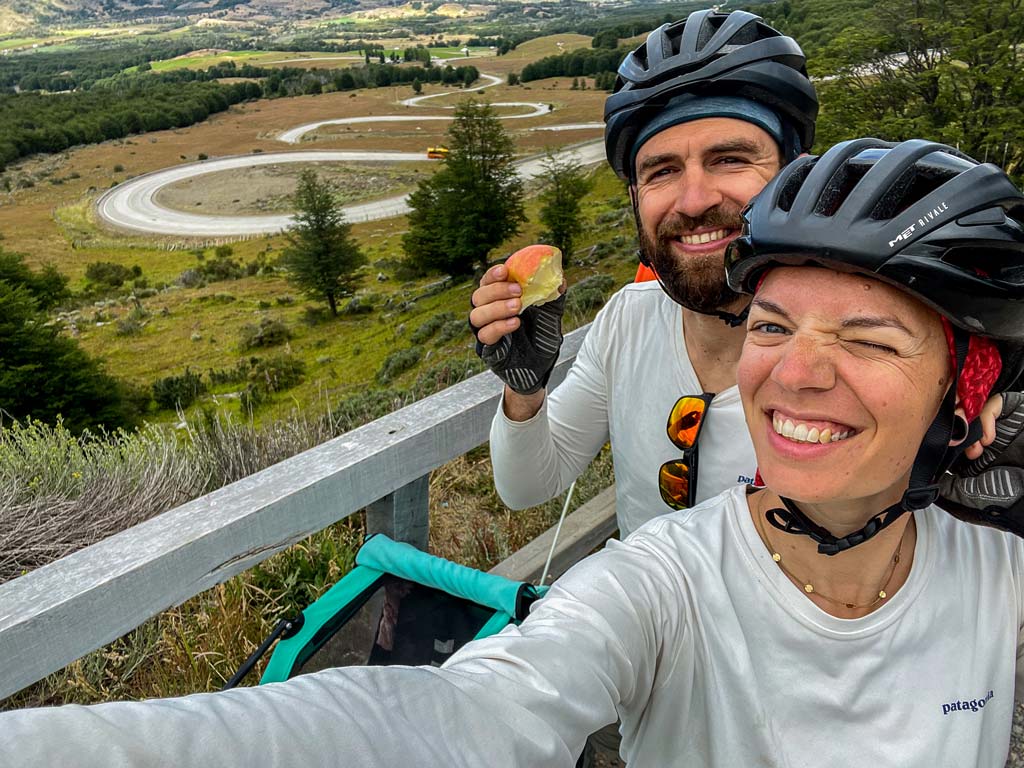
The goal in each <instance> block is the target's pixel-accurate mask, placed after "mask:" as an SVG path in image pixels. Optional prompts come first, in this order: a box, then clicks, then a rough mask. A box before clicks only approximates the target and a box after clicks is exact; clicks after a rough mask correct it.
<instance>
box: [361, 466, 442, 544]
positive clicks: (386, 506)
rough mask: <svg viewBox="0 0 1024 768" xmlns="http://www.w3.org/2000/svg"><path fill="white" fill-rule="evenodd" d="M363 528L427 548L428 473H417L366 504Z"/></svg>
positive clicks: (428, 531) (428, 521)
mask: <svg viewBox="0 0 1024 768" xmlns="http://www.w3.org/2000/svg"><path fill="white" fill-rule="evenodd" d="M366 532H367V533H383V534H384V535H385V536H388V537H389V538H391V539H394V540H395V541H405V542H408V543H409V544H412V545H413V546H414V547H417V548H418V549H423V550H426V549H427V544H428V542H429V540H430V475H424V476H423V477H418V478H416V479H415V480H413V481H412V482H411V483H409V484H407V485H403V486H402V487H401V488H399V489H398V490H397V491H395V492H394V493H389V494H388V495H387V496H385V497H384V498H383V499H378V500H377V501H375V502H373V503H372V504H370V505H369V506H368V507H367V508H366Z"/></svg>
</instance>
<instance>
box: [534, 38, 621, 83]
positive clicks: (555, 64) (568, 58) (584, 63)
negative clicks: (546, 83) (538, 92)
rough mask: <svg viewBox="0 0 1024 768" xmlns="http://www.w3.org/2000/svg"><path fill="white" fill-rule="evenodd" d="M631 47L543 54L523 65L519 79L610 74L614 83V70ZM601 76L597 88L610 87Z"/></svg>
mask: <svg viewBox="0 0 1024 768" xmlns="http://www.w3.org/2000/svg"><path fill="white" fill-rule="evenodd" d="M630 50H631V49H630V48H626V47H622V48H615V49H612V50H609V49H607V48H580V49H579V50H576V51H570V52H568V53H562V54H559V55H557V56H545V57H544V58H543V59H540V60H539V61H535V62H533V63H531V64H527V65H526V66H525V67H523V71H522V73H520V75H519V79H520V80H522V81H523V82H524V83H525V82H529V81H531V80H543V79H544V78H546V77H580V76H585V75H590V76H594V75H605V74H611V76H612V77H611V80H612V83H614V79H615V72H616V70H618V68H619V64H621V63H622V60H623V59H624V58H626V54H627V53H629V51H630ZM605 79H607V78H603V79H602V82H601V84H599V85H598V87H599V88H603V87H610V86H606V85H605V84H604V80H605Z"/></svg>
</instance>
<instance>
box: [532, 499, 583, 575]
mask: <svg viewBox="0 0 1024 768" xmlns="http://www.w3.org/2000/svg"><path fill="white" fill-rule="evenodd" d="M575 490H576V481H575V480H573V481H572V484H571V485H570V486H569V490H568V491H566V492H565V504H563V505H562V516H561V517H559V518H558V525H557V526H555V537H554V538H553V539H552V540H551V549H549V550H548V559H547V562H546V563H544V570H543V571H542V572H541V574H540V586H544V582H545V581H547V579H548V569H550V568H551V558H553V557H554V556H555V547H556V546H558V535H559V534H560V533H561V532H562V523H564V522H565V513H566V512H568V511H569V504H570V503H571V502H572V494H573V491H575Z"/></svg>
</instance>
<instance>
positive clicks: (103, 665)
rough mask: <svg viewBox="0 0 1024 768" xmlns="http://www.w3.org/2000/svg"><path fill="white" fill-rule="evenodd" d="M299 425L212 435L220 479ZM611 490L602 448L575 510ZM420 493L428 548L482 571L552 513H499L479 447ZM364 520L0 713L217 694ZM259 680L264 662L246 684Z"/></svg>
mask: <svg viewBox="0 0 1024 768" xmlns="http://www.w3.org/2000/svg"><path fill="white" fill-rule="evenodd" d="M309 426H310V425H309V424H308V423H301V422H293V428H292V429H290V430H285V431H284V432H283V433H282V432H281V431H280V430H279V431H278V432H277V433H275V434H274V435H272V436H270V439H267V437H266V436H265V437H264V438H262V439H260V438H259V436H258V435H257V434H256V433H253V432H244V431H243V434H241V435H225V434H224V433H218V432H214V433H212V437H213V439H214V440H216V441H217V442H218V444H221V445H222V447H223V448H226V449H227V450H226V454H222V455H220V456H219V457H218V459H217V461H218V467H219V468H220V470H222V471H224V472H225V477H227V476H230V475H237V476H244V475H246V474H249V473H251V472H252V471H255V469H256V468H258V466H257V465H258V464H259V463H262V462H265V461H268V460H269V459H270V458H272V457H271V455H270V454H271V453H273V452H275V451H278V450H281V449H284V450H286V451H292V450H295V449H296V448H299V447H301V446H299V445H298V444H297V443H296V442H295V440H299V441H300V442H303V443H304V442H308V441H310V440H320V439H322V438H323V435H321V434H319V431H318V430H317V429H314V430H310V429H309ZM198 437H199V453H209V445H205V443H208V442H209V440H210V437H203V436H202V435H199V436H198ZM268 448H272V449H273V450H270V451H268ZM228 467H230V469H227V468H228ZM611 482H612V476H611V458H610V454H609V452H608V450H607V449H605V450H604V451H602V453H601V454H599V456H598V458H597V459H596V460H595V462H594V463H593V464H592V465H591V467H590V468H589V469H588V470H587V471H586V472H585V473H584V475H583V476H582V477H581V478H580V481H579V482H578V484H577V493H576V496H575V501H574V508H575V507H576V506H579V505H580V504H582V503H584V502H585V501H586V500H587V499H589V498H591V497H592V496H593V495H595V494H596V493H597V492H598V491H600V490H601V489H602V488H605V487H607V486H608V485H609V484H610V483H611ZM430 493H431V502H430V514H431V535H430V547H431V551H432V552H434V553H435V554H438V555H440V556H442V557H447V558H449V559H451V560H454V561H456V562H461V563H464V564H466V565H470V566H472V567H477V568H481V569H484V570H486V569H489V568H490V567H492V566H494V565H495V564H497V563H498V562H500V561H501V560H502V559H504V558H505V557H507V556H508V555H510V554H511V553H512V552H514V551H515V550H516V549H518V548H520V547H522V546H523V545H524V544H525V543H526V542H528V541H529V540H530V539H532V538H534V537H535V536H536V535H538V534H539V533H541V532H542V531H544V530H546V529H547V528H548V527H550V526H551V525H552V524H554V522H555V521H556V520H557V517H558V513H559V512H560V510H561V499H554V500H552V501H550V502H548V503H547V504H544V505H541V506H540V507H536V508H533V509H530V510H524V511H520V512H512V511H510V510H508V509H506V508H505V507H504V506H503V505H502V504H501V502H500V500H499V499H498V498H497V497H496V495H495V493H494V490H493V484H492V481H491V465H490V460H489V458H488V454H487V450H486V448H480V449H477V450H474V451H471V452H470V453H469V454H467V455H465V456H462V457H460V458H458V459H456V460H455V461H453V462H450V463H449V464H446V465H444V466H442V467H441V468H439V469H438V470H436V471H435V472H434V473H433V474H432V477H431V483H430ZM364 524H365V523H364V520H363V518H362V516H361V515H355V516H352V517H350V518H348V519H347V520H344V521H342V522H340V523H337V524H335V525H334V526H331V527H330V528H328V529H327V530H325V531H322V532H320V533H318V534H316V535H315V536H312V537H310V538H309V539H307V540H305V541H303V542H300V543H299V544H297V545H295V546H294V547H291V548H289V549H288V550H285V551H284V552H282V553H279V554H278V555H275V556H274V557H272V558H270V559H268V560H267V561H265V562H264V563H262V564H261V565H260V566H257V567H256V568H253V569H250V570H249V571H247V572H246V573H244V574H242V575H240V576H237V577H235V578H233V579H231V580H229V581H228V582H226V583H224V584H221V585H219V586H217V587H214V588H213V589H210V590H207V591H206V592H203V593H202V594H200V595H197V596H196V597H194V598H192V599H191V600H189V601H187V602H186V603H184V604H183V605H181V606H179V607H177V608H174V609H172V610H170V611H165V612H164V613H161V614H160V615H158V616H156V617H154V618H153V619H150V620H149V621H147V622H146V623H144V624H143V625H142V626H140V627H139V628H138V629H136V630H133V631H132V632H130V633H128V634H127V635H125V636H124V637H122V638H120V639H119V640H117V641H115V642H113V643H111V644H109V645H107V646H105V647H104V648H101V649H99V650H97V651H94V652H93V653H90V654H87V655H86V656H84V657H83V658H81V659H79V660H78V661H76V662H74V663H72V664H70V665H69V666H68V667H66V668H65V669H63V670H61V671H59V672H57V673H55V674H53V675H50V676H49V677H47V678H46V679H44V680H42V681H40V682H38V683H36V684H34V685H32V686H30V687H29V688H26V689H25V690H23V691H22V692H20V693H18V694H16V695H14V696H12V697H9V698H8V699H5V700H2V701H0V710H2V709H15V708H20V707H28V706H44V705H53V704H63V703H82V704H87V703H96V702H101V701H111V700H121V699H140V698H149V697H154V696H176V695H183V694H188V693H196V692H200V691H211V690H217V689H218V688H219V687H221V686H222V685H223V684H224V682H225V681H226V680H227V679H228V678H229V677H230V676H231V674H232V673H233V672H234V671H235V669H237V668H238V666H239V665H240V664H241V663H242V661H244V660H245V658H246V657H247V656H248V654H249V653H251V652H252V651H253V650H254V649H255V648H256V646H257V645H258V644H259V643H260V642H261V641H262V639H263V638H264V637H265V636H266V635H267V634H269V632H270V630H271V629H272V627H273V625H274V623H275V622H276V621H277V619H278V618H280V617H281V616H290V615H294V614H295V613H296V612H297V611H299V610H301V609H302V608H303V607H305V606H306V605H308V604H309V603H310V602H311V601H313V600H315V599H316V598H317V597H318V596H319V595H321V594H322V593H323V592H324V591H326V589H328V588H329V587H330V586H331V585H332V584H333V583H335V582H336V581H337V580H338V579H339V578H341V577H342V576H343V575H344V573H346V572H347V571H348V570H349V569H350V568H351V567H352V565H353V557H354V553H355V550H356V549H357V548H358V546H359V543H360V542H361V540H362V538H363V535H364V527H363V526H364ZM266 660H267V659H266V658H265V659H264V664H265V663H266ZM261 672H262V665H261V666H260V668H258V669H257V671H256V672H255V673H253V674H252V675H251V676H250V679H249V680H248V681H247V682H248V683H249V684H252V683H254V682H255V681H256V680H258V678H259V674H260V673H261Z"/></svg>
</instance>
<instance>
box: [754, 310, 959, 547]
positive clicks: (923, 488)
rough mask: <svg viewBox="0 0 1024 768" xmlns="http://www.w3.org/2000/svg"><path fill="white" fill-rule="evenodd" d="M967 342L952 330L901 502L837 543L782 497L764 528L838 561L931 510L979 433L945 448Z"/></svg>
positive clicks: (952, 421) (948, 440) (948, 437)
mask: <svg viewBox="0 0 1024 768" xmlns="http://www.w3.org/2000/svg"><path fill="white" fill-rule="evenodd" d="M969 340H970V336H969V335H968V334H967V332H966V331H963V330H961V329H960V328H957V327H955V326H954V327H953V341H954V345H955V348H956V362H955V370H954V375H953V383H952V384H951V385H950V387H949V389H947V390H946V395H945V397H943V399H942V404H941V405H940V406H939V412H938V413H937V414H936V416H935V419H934V420H933V421H932V423H931V425H930V426H929V427H928V431H927V432H926V433H925V436H924V440H922V441H921V447H920V448H918V451H917V457H916V458H915V459H914V464H913V466H912V467H911V469H910V483H909V484H908V487H907V490H906V491H904V492H903V498H901V499H900V500H899V501H898V502H897V503H896V504H893V505H891V506H889V507H886V508H885V509H883V510H882V511H881V512H879V513H878V514H877V515H875V516H874V517H872V518H871V519H870V520H868V522H867V524H866V525H864V527H862V528H861V529H860V530H857V531H854V532H853V533H850V534H847V535H846V536H843V537H842V538H838V537H836V536H834V535H833V534H832V533H831V532H830V531H829V530H827V529H825V528H823V527H822V526H820V525H818V524H817V523H815V522H814V521H813V520H811V519H810V518H809V517H807V515H805V514H804V513H803V512H802V511H801V510H800V508H799V507H798V506H797V505H796V502H794V501H793V500H792V499H787V498H784V497H780V498H781V499H782V504H783V507H784V508H778V507H777V508H775V509H769V510H768V511H767V512H765V518H766V519H767V520H768V522H769V523H771V524H772V525H773V526H774V527H776V528H778V529H779V530H780V531H784V532H786V533H797V534H802V535H804V536H809V537H810V538H812V539H813V540H814V541H816V542H817V543H818V553H819V554H822V555H837V554H839V553H840V552H844V551H846V550H847V549H850V548H852V547H855V546H857V545H858V544H863V543H864V542H865V541H867V540H868V539H870V538H871V537H872V536H874V535H875V534H876V533H878V532H879V531H881V530H882V529H884V528H887V527H888V526H890V525H892V524H893V523H894V522H896V520H897V519H899V517H900V516H901V515H902V514H903V513H904V512H910V511H913V510H915V509H924V508H925V507H927V506H928V505H930V504H933V503H934V502H935V500H936V499H937V498H938V497H939V484H938V481H939V478H940V477H942V475H943V474H945V472H946V470H947V469H949V467H950V465H951V464H952V463H953V462H954V461H955V460H956V459H957V458H959V456H960V454H961V453H962V452H963V450H964V449H965V448H966V447H967V446H968V445H970V443H972V442H974V440H972V439H971V438H972V436H973V437H975V438H976V437H977V433H978V431H979V430H978V429H977V422H975V424H974V425H972V426H973V427H974V430H973V432H974V434H973V435H971V434H969V435H968V437H967V439H966V440H964V441H963V442H961V443H960V444H959V445H955V446H950V444H949V442H950V439H951V437H952V435H953V426H954V420H955V419H956V413H955V410H956V390H957V383H958V382H959V381H960V373H961V371H962V370H963V367H964V360H965V359H966V358H967V346H968V342H969Z"/></svg>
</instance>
